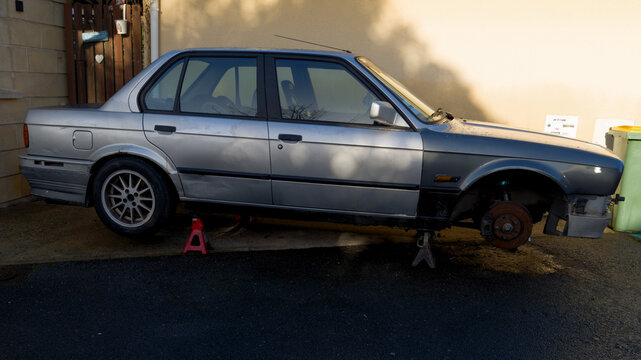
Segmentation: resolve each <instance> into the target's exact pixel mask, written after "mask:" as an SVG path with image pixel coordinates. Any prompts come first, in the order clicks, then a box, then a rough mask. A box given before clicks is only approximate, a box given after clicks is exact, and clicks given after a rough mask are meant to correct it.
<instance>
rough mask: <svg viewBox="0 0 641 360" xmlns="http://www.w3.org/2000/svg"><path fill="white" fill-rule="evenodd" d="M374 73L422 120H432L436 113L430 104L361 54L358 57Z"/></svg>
mask: <svg viewBox="0 0 641 360" xmlns="http://www.w3.org/2000/svg"><path fill="white" fill-rule="evenodd" d="M356 60H358V62H359V63H361V64H362V65H363V66H365V68H366V69H367V70H369V72H370V73H372V75H374V76H376V78H377V79H378V80H380V81H381V82H382V83H383V84H385V86H387V88H388V89H390V90H391V91H392V92H394V94H395V95H396V97H397V98H398V99H399V100H400V101H402V102H403V104H405V106H407V108H408V109H410V110H411V111H412V113H414V115H416V117H417V118H418V119H419V120H421V121H422V122H426V123H427V122H431V121H432V120H430V115H432V114H433V113H434V110H432V109H431V108H430V107H429V106H427V105H425V103H423V102H422V101H421V100H419V98H417V97H416V96H414V95H413V94H412V93H411V92H410V91H409V90H407V89H406V88H405V87H404V86H403V85H402V84H401V83H400V82H398V80H396V79H394V78H393V77H392V76H391V75H389V74H387V73H386V72H384V71H383V70H381V69H380V68H379V67H378V66H376V65H374V63H373V62H371V61H369V59H367V58H365V57H362V56H359V57H357V58H356Z"/></svg>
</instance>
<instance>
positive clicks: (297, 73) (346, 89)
mask: <svg viewBox="0 0 641 360" xmlns="http://www.w3.org/2000/svg"><path fill="white" fill-rule="evenodd" d="M276 77H277V80H278V94H279V97H280V107H281V114H282V117H283V118H284V119H297V120H318V121H331V122H341V123H350V124H369V125H372V124H373V123H374V122H373V121H372V120H371V119H370V117H369V109H370V105H371V104H372V101H374V100H378V98H377V97H376V96H375V95H374V94H373V93H372V92H371V91H369V89H368V88H367V87H366V86H365V85H363V84H362V83H361V82H360V81H359V80H358V79H357V78H356V77H354V75H352V74H351V73H350V72H349V71H348V70H347V69H345V68H344V67H343V66H342V65H340V64H336V63H330V62H323V61H308V60H285V59H281V60H276Z"/></svg>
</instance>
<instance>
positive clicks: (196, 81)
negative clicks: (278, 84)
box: [180, 57, 258, 116]
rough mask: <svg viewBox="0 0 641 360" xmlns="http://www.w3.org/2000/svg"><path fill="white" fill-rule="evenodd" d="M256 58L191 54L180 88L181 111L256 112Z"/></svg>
mask: <svg viewBox="0 0 641 360" xmlns="http://www.w3.org/2000/svg"><path fill="white" fill-rule="evenodd" d="M256 84H257V65H256V59H255V58H216V57H200V58H190V59H189V62H188V63H187V69H186V70H185V76H184V80H183V84H182V87H181V90H180V111H182V112H190V113H201V114H216V115H237V116H256V114H257V113H258V104H257V86H256Z"/></svg>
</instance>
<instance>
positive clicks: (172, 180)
mask: <svg viewBox="0 0 641 360" xmlns="http://www.w3.org/2000/svg"><path fill="white" fill-rule="evenodd" d="M118 158H137V159H140V160H143V161H144V162H146V163H147V164H149V165H150V166H151V167H152V168H154V169H155V170H156V171H158V173H159V174H160V175H161V176H162V177H163V180H165V182H166V183H167V185H173V186H169V188H170V191H171V192H172V194H173V195H174V196H175V197H176V198H180V197H181V196H183V195H184V193H183V187H182V182H181V181H180V177H179V176H178V170H177V169H176V166H175V165H174V164H173V162H172V161H171V160H170V159H169V158H168V157H167V156H165V155H164V154H159V153H156V152H154V151H152V150H150V149H147V148H144V147H141V146H136V145H124V146H123V145H116V146H112V147H107V148H103V149H100V150H99V151H97V152H96V153H94V154H93V156H92V160H93V161H94V163H93V165H91V168H90V170H89V172H90V176H89V182H88V184H87V193H86V196H85V205H87V206H90V205H92V204H93V199H92V191H91V189H92V188H93V182H94V179H95V177H96V173H97V172H98V169H100V168H101V167H102V166H103V165H104V164H106V163H107V162H109V161H111V160H113V159H118Z"/></svg>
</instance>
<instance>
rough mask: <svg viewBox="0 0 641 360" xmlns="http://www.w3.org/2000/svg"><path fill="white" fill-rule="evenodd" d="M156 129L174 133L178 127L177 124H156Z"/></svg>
mask: <svg viewBox="0 0 641 360" xmlns="http://www.w3.org/2000/svg"><path fill="white" fill-rule="evenodd" d="M154 130H156V131H159V132H168V133H173V132H176V127H175V126H169V125H156V126H154Z"/></svg>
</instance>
